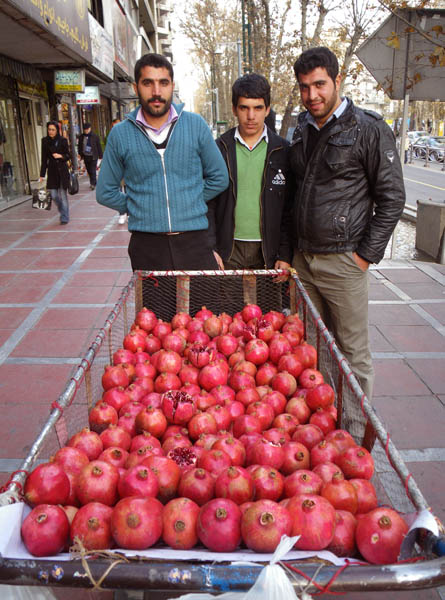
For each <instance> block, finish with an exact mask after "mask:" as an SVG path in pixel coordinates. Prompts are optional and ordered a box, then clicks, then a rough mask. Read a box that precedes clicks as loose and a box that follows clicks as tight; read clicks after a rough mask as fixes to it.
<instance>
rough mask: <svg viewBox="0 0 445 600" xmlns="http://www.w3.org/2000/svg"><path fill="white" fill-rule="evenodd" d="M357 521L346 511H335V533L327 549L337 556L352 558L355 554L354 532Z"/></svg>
mask: <svg viewBox="0 0 445 600" xmlns="http://www.w3.org/2000/svg"><path fill="white" fill-rule="evenodd" d="M356 528H357V519H356V518H355V517H354V515H353V514H352V513H350V512H348V511H347V510H336V511H335V533H334V537H333V538H332V542H331V543H330V544H329V546H328V547H327V550H330V551H331V552H333V553H334V554H336V555H337V556H354V554H355V553H356V551H357V549H356V545H355V530H356Z"/></svg>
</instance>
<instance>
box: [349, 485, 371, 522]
mask: <svg viewBox="0 0 445 600" xmlns="http://www.w3.org/2000/svg"><path fill="white" fill-rule="evenodd" d="M349 483H351V484H352V485H353V486H354V488H355V491H356V492H357V514H362V513H367V512H369V511H371V510H374V508H377V494H376V491H375V488H374V486H373V485H372V483H371V482H370V481H369V480H368V479H350V480H349Z"/></svg>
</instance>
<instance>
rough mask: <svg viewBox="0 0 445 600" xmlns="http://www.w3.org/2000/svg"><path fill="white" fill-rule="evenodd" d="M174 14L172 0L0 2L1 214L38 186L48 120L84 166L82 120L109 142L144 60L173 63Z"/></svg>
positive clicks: (129, 104) (131, 101)
mask: <svg viewBox="0 0 445 600" xmlns="http://www.w3.org/2000/svg"><path fill="white" fill-rule="evenodd" d="M169 14H170V10H169V7H168V5H167V3H166V0H164V1H163V2H157V0H69V1H68V2H59V1H58V0H0V210H3V209H5V208H8V207H9V206H12V205H14V204H16V203H18V202H21V201H23V200H25V199H27V198H29V195H30V193H31V189H32V188H33V187H35V186H37V182H38V178H39V172H40V156H41V139H42V137H43V136H45V135H46V123H47V121H48V120H50V119H53V120H57V121H58V122H59V124H60V130H61V133H62V135H64V136H65V137H66V138H67V139H68V141H69V144H70V149H71V153H72V159H73V163H74V166H76V165H77V152H76V146H77V137H78V135H79V133H80V132H81V127H82V123H83V122H86V121H89V122H91V123H92V128H93V131H95V132H96V133H97V134H98V135H99V137H100V139H101V140H102V141H103V142H104V141H105V138H106V135H107V133H108V131H109V130H110V126H111V121H112V120H113V119H115V118H121V119H122V118H124V116H125V114H126V113H127V112H128V111H129V110H131V108H133V106H135V105H136V104H137V98H136V97H135V95H134V92H133V87H132V81H133V67H134V64H135V62H136V60H137V59H138V58H139V57H140V56H141V55H142V54H144V53H146V52H158V53H160V54H164V55H166V56H167V57H168V58H170V59H171V58H172V56H171V31H170V21H169Z"/></svg>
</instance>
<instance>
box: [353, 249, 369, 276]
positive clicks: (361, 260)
mask: <svg viewBox="0 0 445 600" xmlns="http://www.w3.org/2000/svg"><path fill="white" fill-rule="evenodd" d="M352 256H353V258H354V260H355V262H356V263H357V266H359V267H360V269H361V270H362V271H363V272H365V271H367V270H368V269H369V265H370V263H369V262H368V261H367V260H365V259H364V258H362V257H361V256H359V255H358V254H357V252H353V253H352Z"/></svg>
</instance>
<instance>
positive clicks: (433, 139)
mask: <svg viewBox="0 0 445 600" xmlns="http://www.w3.org/2000/svg"><path fill="white" fill-rule="evenodd" d="M427 148H428V160H430V161H439V162H443V160H444V157H445V137H444V136H438V135H437V136H436V135H434V136H423V137H419V138H417V140H416V141H415V142H414V143H413V153H414V156H416V157H417V158H422V159H424V158H425V155H426V151H427Z"/></svg>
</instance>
